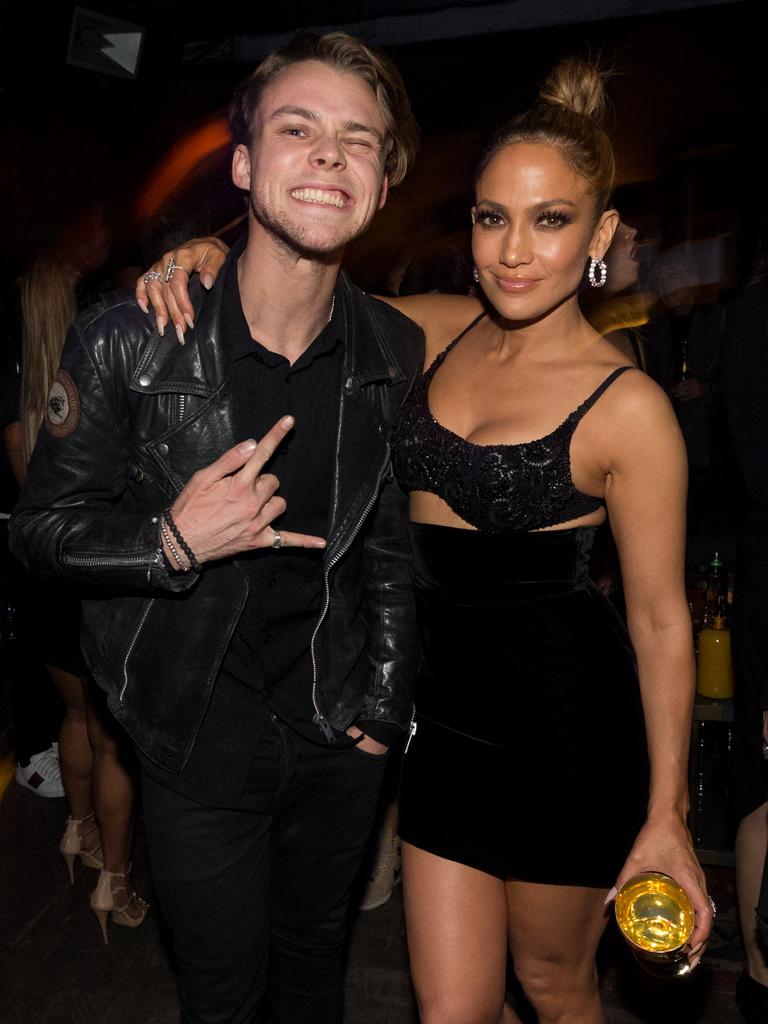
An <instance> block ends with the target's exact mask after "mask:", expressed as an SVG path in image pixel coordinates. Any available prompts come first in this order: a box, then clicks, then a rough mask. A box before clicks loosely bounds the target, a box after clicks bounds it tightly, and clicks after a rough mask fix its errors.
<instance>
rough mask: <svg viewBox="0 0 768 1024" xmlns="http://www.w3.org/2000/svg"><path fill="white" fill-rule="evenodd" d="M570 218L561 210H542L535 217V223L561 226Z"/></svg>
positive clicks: (548, 226)
mask: <svg viewBox="0 0 768 1024" xmlns="http://www.w3.org/2000/svg"><path fill="white" fill-rule="evenodd" d="M572 220H573V218H572V217H570V216H569V215H568V214H567V213H565V212H564V211H563V210H544V211H542V212H541V213H540V214H539V215H538V217H537V218H536V223H537V224H540V225H541V226H542V227H545V228H561V227H563V225H565V224H570V223H571V222H572Z"/></svg>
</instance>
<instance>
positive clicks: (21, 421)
mask: <svg viewBox="0 0 768 1024" xmlns="http://www.w3.org/2000/svg"><path fill="white" fill-rule="evenodd" d="M73 239H75V240H76V244H73ZM108 252H109V233H108V229H107V227H106V224H105V221H104V212H103V209H102V208H101V207H96V208H94V210H92V211H91V212H90V213H89V215H88V216H87V217H86V219H85V222H83V223H80V224H79V225H78V226H77V227H76V228H73V229H72V230H71V231H70V232H69V233H68V234H67V235H66V236H65V237H64V239H63V241H62V242H61V243H60V244H59V245H58V246H56V247H55V248H50V249H48V250H47V251H45V252H43V253H41V254H39V255H38V256H37V257H36V258H35V259H34V261H33V262H32V265H31V267H30V268H29V270H28V271H27V272H26V273H25V274H24V275H23V276H22V278H21V281H20V294H21V314H22V320H21V330H22V365H21V376H20V379H19V380H18V382H17V384H16V386H15V395H14V398H13V399H12V401H11V404H12V405H15V411H16V417H15V418H12V414H8V413H7V414H6V419H7V420H8V419H10V422H8V423H7V425H6V426H5V429H4V433H3V437H4V441H5V445H6V450H7V452H8V456H9V459H10V461H11V465H12V467H13V470H14V473H15V475H16V479H17V481H18V483H19V486H20V487H23V485H24V483H25V481H26V477H27V468H28V466H29V462H30V459H31V456H32V452H33V449H34V447H35V443H36V439H37V436H38V432H39V430H40V426H41V424H42V423H43V422H45V423H47V424H48V428H47V429H49V430H54V431H55V430H56V429H58V427H57V424H64V423H66V421H67V416H68V415H70V413H71V405H72V403H73V402H75V401H76V397H73V395H72V393H71V392H70V391H69V390H68V389H67V388H66V386H63V385H62V383H61V382H59V383H58V384H57V385H56V386H54V381H55V380H56V379H57V377H56V375H57V370H58V367H59V361H60V357H61V352H62V349H63V347H64V340H65V337H66V333H67V329H68V326H69V324H70V323H71V322H72V321H73V320H74V319H75V317H76V315H77V306H78V302H77V286H78V284H79V282H81V281H82V280H83V279H84V277H86V276H87V274H88V273H89V272H90V271H92V270H93V269H95V268H96V267H98V266H100V265H101V264H102V263H103V262H104V260H105V259H106V256H107V255H108ZM27 579H28V585H27V587H26V588H25V595H24V598H23V602H22V608H21V614H20V625H19V632H20V636H19V642H20V643H21V644H22V645H26V646H27V648H28V650H30V651H34V652H35V655H36V656H37V657H39V659H40V660H41V661H42V662H43V663H44V664H45V667H46V670H47V672H48V674H49V675H50V677H51V678H52V680H53V682H54V683H55V685H56V687H57V689H58V691H59V693H60V694H61V696H62V698H63V700H64V704H65V709H66V710H65V715H64V720H63V722H62V726H61V731H60V733H59V761H60V768H61V777H62V781H63V785H64V791H65V794H66V797H67V801H68V803H69V808H70V817H69V818H68V819H67V824H66V829H65V832H64V836H63V837H62V839H61V843H60V845H59V849H60V851H61V854H62V856H63V857H64V859H65V861H66V863H67V867H68V870H69V873H70V879H73V872H74V864H75V861H76V860H78V859H79V860H80V862H81V863H83V864H85V865H86V866H88V867H92V868H97V869H99V871H100V874H99V879H98V881H97V884H96V888H95V889H94V890H93V892H92V893H91V897H90V902H91V908H92V909H93V911H94V913H95V914H96V916H97V918H98V919H99V923H100V925H101V928H102V934H103V937H104V941H105V942H106V941H107V935H108V933H107V924H106V922H107V919H108V918H110V917H111V919H112V921H114V922H115V923H117V924H121V925H125V926H127V927H136V926H138V925H139V924H141V922H142V921H143V919H144V916H145V914H146V904H145V903H144V901H143V900H142V899H141V898H140V897H139V896H137V895H136V893H135V892H134V891H133V889H132V886H131V883H130V871H131V850H132V845H133V825H134V812H133V808H134V782H133V777H132V770H133V762H132V752H131V751H130V747H129V745H127V744H126V741H125V737H124V734H123V733H122V730H121V729H120V728H119V726H117V724H116V722H115V721H114V719H113V718H112V716H111V715H110V714H109V713H108V711H107V707H106V699H105V697H104V695H103V693H102V692H101V691H100V690H99V689H98V688H97V687H96V686H95V684H94V683H93V681H92V679H91V677H90V674H89V672H88V668H87V666H86V664H85V661H84V659H83V656H82V653H81V650H80V642H79V637H80V595H79V593H78V591H77V590H76V589H74V588H72V587H68V586H66V585H64V584H59V583H52V582H51V581H46V582H43V581H40V580H35V579H33V578H31V577H27Z"/></svg>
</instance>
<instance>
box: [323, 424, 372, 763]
mask: <svg viewBox="0 0 768 1024" xmlns="http://www.w3.org/2000/svg"><path fill="white" fill-rule="evenodd" d="M389 456H390V446H389V442H387V444H386V447H385V450H384V462H383V463H382V465H381V468H380V469H379V472H378V474H377V476H376V482H375V484H374V487H373V491H372V492H371V496H370V498H369V499H368V501H367V502H366V505H365V508H364V509H363V511H362V514H361V515H360V517H359V518H358V520H357V522H356V523H355V526H354V528H353V529H352V530H351V531H350V532H349V534H348V535H347V539H346V540H345V542H344V544H343V545H342V547H340V548H339V550H338V551H337V552H336V554H335V555H334V556H333V558H331V559H330V561H329V562H328V565H327V566H326V568H325V578H324V582H325V603H324V605H323V610H322V612H321V613H320V618H319V619H318V620H317V625H316V626H315V628H314V631H313V633H312V639H311V641H310V644H309V649H310V653H311V655H312V706H313V707H314V709H315V715H314V717H313V719H312V722H313V723H314V724H315V725H316V726H317V727H318V728H319V729H320V730H321V731H322V733H323V735H324V736H325V738H326V739H327V740H328V742H329V743H331V742H333V739H334V732H333V728H332V726H331V723H330V722H329V721H328V719H327V718H326V716H325V715H324V714H323V712H322V711H321V710H320V705H319V703H318V700H317V658H316V655H315V639H316V638H317V634H318V633H319V632H320V627H321V626H322V624H323V621H324V619H325V616H326V615H327V614H328V607H329V605H330V603H331V570H332V569H333V567H334V566H335V565H336V564H337V562H339V561H340V559H341V558H343V557H344V555H345V554H346V553H347V551H349V548H350V547H351V545H352V542H353V541H354V539H355V537H356V536H357V535H358V533H359V532H360V528H361V527H362V525H363V523H364V522H365V520H366V518H367V516H368V513H369V512H370V511H371V509H372V508H373V506H374V504H375V503H376V499H377V498H378V496H379V488H380V487H381V481H382V480H383V478H384V473H385V472H386V469H387V466H388V465H389Z"/></svg>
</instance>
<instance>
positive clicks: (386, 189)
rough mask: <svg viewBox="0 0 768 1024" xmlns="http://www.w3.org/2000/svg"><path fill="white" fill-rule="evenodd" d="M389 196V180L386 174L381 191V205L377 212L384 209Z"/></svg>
mask: <svg viewBox="0 0 768 1024" xmlns="http://www.w3.org/2000/svg"><path fill="white" fill-rule="evenodd" d="M388 195H389V178H388V177H387V176H386V174H385V175H384V177H383V179H382V182H381V191H380V192H379V205H378V206H377V207H376V209H377V210H381V209H383V208H384V204H385V203H386V201H387V196H388Z"/></svg>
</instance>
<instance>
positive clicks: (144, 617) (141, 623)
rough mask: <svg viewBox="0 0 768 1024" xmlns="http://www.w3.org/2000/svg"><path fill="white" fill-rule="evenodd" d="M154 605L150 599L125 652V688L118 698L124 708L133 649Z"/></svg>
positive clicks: (151, 598)
mask: <svg viewBox="0 0 768 1024" xmlns="http://www.w3.org/2000/svg"><path fill="white" fill-rule="evenodd" d="M154 603H155V599H154V597H150V599H149V601H147V604H146V607H145V608H144V611H143V612H142V613H141V618H140V619H139V623H138V625H137V626H136V629H134V631H133V636H132V637H131V642H130V643H129V644H128V650H127V651H126V652H125V658H124V659H123V686H122V689H121V690H120V694H119V696H118V698H117V699H118V701H119V703H120V706H121V707H122V706H123V697H124V696H125V691H126V690H127V689H128V659H129V658H130V656H131V654H132V653H133V648H134V647H135V646H136V641H137V640H138V639H139V633H140V632H141V630H142V627H143V626H144V623H145V622H146V621H147V616H148V615H149V611H150V608H151V607H152V605H153V604H154Z"/></svg>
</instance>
